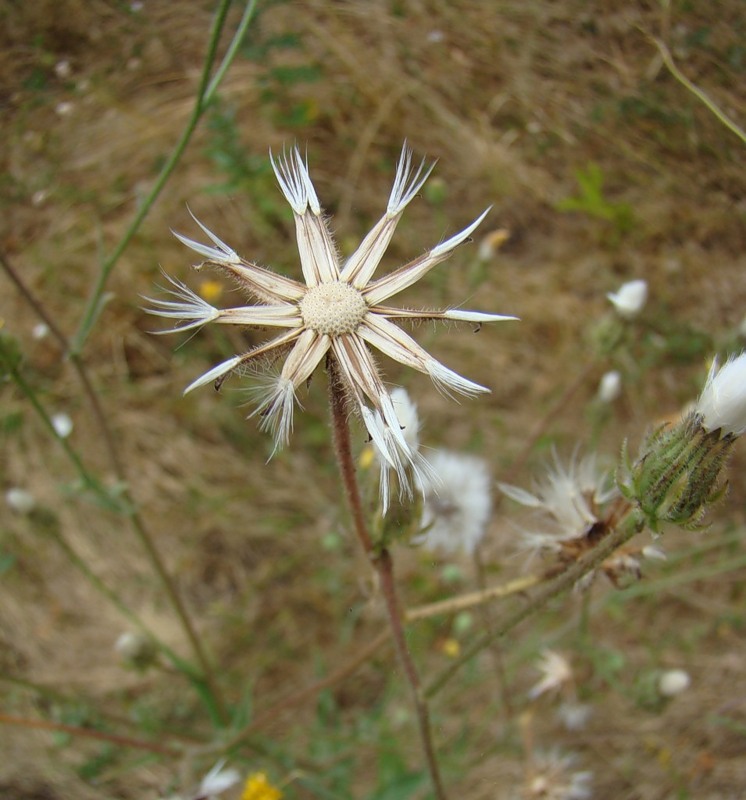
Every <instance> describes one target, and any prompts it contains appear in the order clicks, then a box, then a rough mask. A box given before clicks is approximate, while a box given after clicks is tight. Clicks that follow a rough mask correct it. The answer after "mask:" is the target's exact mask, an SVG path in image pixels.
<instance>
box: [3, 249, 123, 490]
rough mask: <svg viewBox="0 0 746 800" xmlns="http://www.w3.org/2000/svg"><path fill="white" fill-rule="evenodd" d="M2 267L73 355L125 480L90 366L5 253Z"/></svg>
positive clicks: (114, 463) (111, 457) (110, 452)
mask: <svg viewBox="0 0 746 800" xmlns="http://www.w3.org/2000/svg"><path fill="white" fill-rule="evenodd" d="M0 265H1V266H2V268H3V269H4V270H5V273H6V274H7V276H8V277H9V278H10V279H11V281H12V282H13V283H14V284H15V286H16V289H18V291H19V292H20V293H21V294H22V295H23V298H24V300H25V301H26V302H27V303H28V304H29V306H30V307H31V308H32V309H33V310H34V312H35V313H36V315H37V316H38V317H39V319H41V320H42V322H43V323H44V324H45V325H46V326H47V327H48V328H49V331H50V333H51V334H52V336H53V337H54V338H55V339H56V340H57V343H58V344H59V346H60V348H61V350H62V352H63V353H68V354H69V359H70V362H71V364H72V365H73V369H74V370H75V374H76V375H77V376H78V380H79V381H80V384H81V386H82V388H83V394H84V395H85V396H86V399H87V400H88V404H89V405H90V407H91V411H92V412H93V416H94V418H95V420H96V423H97V424H98V427H99V430H100V431H101V435H102V436H103V439H104V446H105V447H106V452H107V454H108V456H109V460H110V461H111V463H112V466H113V467H114V472H115V473H116V476H117V478H118V479H119V480H123V475H124V468H123V465H122V462H121V460H120V458H119V451H118V450H117V447H116V445H115V443H114V437H113V436H112V433H111V428H110V427H109V425H108V423H107V422H106V415H105V414H104V410H103V407H102V406H101V402H100V401H99V399H98V394H97V392H96V390H95V388H94V386H93V383H92V381H91V379H90V376H89V375H88V370H87V369H86V365H85V362H84V361H83V358H82V356H81V355H79V354H77V353H70V344H69V342H68V340H67V336H65V334H64V333H63V332H62V330H61V329H60V328H59V327H58V326H57V323H56V322H55V321H54V319H52V317H51V315H50V314H48V313H47V310H46V308H44V305H43V303H41V302H40V301H39V300H38V299H37V297H36V296H35V295H34V293H33V292H32V291H31V290H30V289H29V288H28V286H26V283H25V282H24V281H23V279H22V278H21V276H20V275H19V274H18V272H17V271H16V269H15V268H14V267H13V265H12V264H11V263H10V261H9V260H8V258H7V257H6V256H5V254H4V253H2V252H0Z"/></svg>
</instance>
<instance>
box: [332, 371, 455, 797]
mask: <svg viewBox="0 0 746 800" xmlns="http://www.w3.org/2000/svg"><path fill="white" fill-rule="evenodd" d="M328 365H329V402H330V405H331V411H332V428H333V437H332V438H333V440H334V450H335V454H336V456H337V463H338V464H339V471H340V473H341V475H342V483H343V484H344V488H345V494H346V496H347V502H348V503H349V506H350V511H351V513H352V519H353V523H354V526H355V532H356V534H357V537H358V539H359V540H360V544H361V545H362V547H363V550H364V551H365V554H366V556H367V557H368V558H369V559H370V561H371V563H372V564H373V566H374V567H375V570H376V572H377V574H378V579H379V582H380V586H381V593H382V595H383V598H384V601H385V603H386V612H387V615H388V620H389V627H390V629H391V636H392V639H393V641H394V647H395V649H396V655H397V658H398V660H399V665H400V667H401V669H402V671H403V672H404V675H405V677H406V679H407V683H408V684H409V688H410V690H411V692H412V698H413V701H414V705H415V712H416V715H417V723H418V728H419V732H420V741H421V744H422V749H423V753H424V756H425V763H426V765H427V771H428V773H429V775H430V780H431V781H432V784H433V790H434V791H435V796H436V797H437V798H438V800H446V793H445V789H444V788H443V782H442V779H441V777H440V770H439V768H438V759H437V756H436V754H435V748H434V746H433V737H432V730H431V725H430V711H429V708H428V704H427V700H426V698H425V696H424V695H423V692H422V687H421V684H420V679H419V675H418V674H417V668H416V667H415V664H414V661H413V660H412V656H411V654H410V652H409V647H408V646H407V639H406V635H405V633H404V625H403V622H402V613H401V609H400V607H399V599H398V596H397V591H396V583H395V582H394V565H393V560H392V558H391V554H390V553H389V551H388V550H386V549H385V548H382V549H381V550H380V551H377V549H376V547H375V545H374V542H373V539H372V537H371V535H370V531H369V530H368V526H367V523H366V521H365V515H364V513H363V505H362V501H361V499H360V489H359V487H358V483H357V475H356V473H355V463H354V460H353V457H352V448H351V447H350V428H349V425H348V424H347V402H346V391H345V387H344V385H343V383H342V379H341V376H340V374H339V370H338V367H337V364H336V361H335V360H334V358H333V357H330V358H329V360H328Z"/></svg>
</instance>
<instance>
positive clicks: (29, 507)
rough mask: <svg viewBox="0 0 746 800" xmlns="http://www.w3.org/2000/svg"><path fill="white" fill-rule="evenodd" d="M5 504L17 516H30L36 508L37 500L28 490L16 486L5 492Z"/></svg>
mask: <svg viewBox="0 0 746 800" xmlns="http://www.w3.org/2000/svg"><path fill="white" fill-rule="evenodd" d="M5 502H6V504H7V506H8V508H9V509H11V511H15V512H16V514H30V513H31V512H32V511H33V510H34V509H35V508H36V498H35V497H34V496H33V495H32V494H31V492H28V491H26V489H19V488H18V487H17V486H14V487H12V488H10V489H8V490H7V491H6V492H5Z"/></svg>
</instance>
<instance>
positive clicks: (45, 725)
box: [0, 712, 181, 757]
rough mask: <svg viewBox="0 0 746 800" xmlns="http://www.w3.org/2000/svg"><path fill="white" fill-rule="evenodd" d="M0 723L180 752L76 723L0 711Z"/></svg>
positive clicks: (160, 751) (162, 752) (161, 751)
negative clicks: (30, 717)
mask: <svg viewBox="0 0 746 800" xmlns="http://www.w3.org/2000/svg"><path fill="white" fill-rule="evenodd" d="M0 724H2V725H16V726H18V727H22V728H33V729H35V730H45V731H55V732H58V733H69V734H70V735H71V736H84V737H86V738H88V739H96V740H98V741H100V742H111V743H112V744H116V745H119V746H120V747H134V748H136V749H138V750H148V751H149V752H151V753H158V754H159V755H164V756H171V757H175V756H178V755H180V754H181V751H180V750H177V749H175V748H173V747H167V746H166V745H163V744H156V743H155V742H146V741H145V740H144V739H135V738H134V737H132V736H119V735H118V734H115V733H106V732H105V731H97V730H94V729H93V728H81V727H79V726H78V725H66V724H64V723H62V722H49V721H48V720H44V719H26V717H16V716H14V715H12V714H3V713H1V712H0Z"/></svg>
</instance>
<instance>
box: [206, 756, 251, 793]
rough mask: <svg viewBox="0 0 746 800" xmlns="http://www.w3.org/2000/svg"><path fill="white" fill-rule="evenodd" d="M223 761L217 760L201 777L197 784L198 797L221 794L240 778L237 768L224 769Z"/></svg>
mask: <svg viewBox="0 0 746 800" xmlns="http://www.w3.org/2000/svg"><path fill="white" fill-rule="evenodd" d="M224 766H225V761H219V762H218V763H217V764H216V765H215V766H214V767H213V768H212V769H211V770H210V771H209V772H208V773H207V775H205V777H204V778H203V779H202V783H200V785H199V794H198V795H197V796H198V797H208V798H211V797H214V796H215V795H218V794H222V793H223V792H225V791H227V790H228V789H230V788H231V786H235V785H236V784H237V783H238V782H239V781H240V780H241V775H240V774H239V772H238V770H235V769H224V768H223V767H224Z"/></svg>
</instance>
